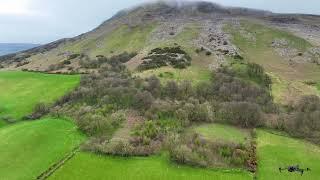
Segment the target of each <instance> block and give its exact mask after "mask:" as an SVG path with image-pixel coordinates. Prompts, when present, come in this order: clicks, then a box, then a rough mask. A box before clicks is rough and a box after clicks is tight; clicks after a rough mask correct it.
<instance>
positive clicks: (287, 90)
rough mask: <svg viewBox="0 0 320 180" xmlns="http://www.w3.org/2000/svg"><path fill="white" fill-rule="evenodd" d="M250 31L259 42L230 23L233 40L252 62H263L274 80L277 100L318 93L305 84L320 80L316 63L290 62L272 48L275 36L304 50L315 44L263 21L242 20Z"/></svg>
mask: <svg viewBox="0 0 320 180" xmlns="http://www.w3.org/2000/svg"><path fill="white" fill-rule="evenodd" d="M242 27H243V28H244V30H245V32H246V33H250V34H251V35H252V36H254V37H255V39H256V41H253V40H250V39H248V38H247V37H246V36H244V35H243V34H242V33H241V32H240V31H239V28H235V27H232V26H227V27H226V28H225V29H226V31H228V32H230V33H231V34H232V36H233V43H234V44H235V45H236V46H237V47H240V48H241V50H242V52H243V56H244V58H245V59H246V60H248V61H250V62H255V63H258V64H261V65H262V66H263V67H264V68H265V69H266V71H267V72H268V73H270V75H271V77H272V79H273V86H272V89H273V95H274V97H275V101H276V102H278V103H282V104H286V103H288V102H290V101H295V100H296V98H297V97H299V96H300V95H304V94H316V93H317V92H316V89H315V88H312V87H310V86H308V85H305V84H303V82H304V81H306V80H314V81H319V79H320V69H319V67H317V66H316V65H315V64H312V63H296V64H294V65H292V64H290V62H289V61H288V60H285V59H284V58H282V57H280V56H279V55H278V54H277V53H276V52H275V50H274V49H273V48H272V47H271V44H272V41H273V40H274V39H286V40H288V41H289V42H290V44H289V45H290V47H292V48H296V49H298V50H300V51H302V52H303V51H304V50H305V49H307V48H308V47H311V44H310V43H309V42H307V41H306V40H304V39H302V38H299V37H296V36H294V35H292V34H290V33H288V32H285V31H280V30H277V29H272V28H269V27H266V26H263V25H260V24H254V23H249V22H246V21H243V22H242Z"/></svg>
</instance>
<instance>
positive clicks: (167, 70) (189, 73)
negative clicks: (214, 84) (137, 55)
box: [137, 66, 211, 84]
mask: <svg viewBox="0 0 320 180" xmlns="http://www.w3.org/2000/svg"><path fill="white" fill-rule="evenodd" d="M137 75H138V76H140V77H143V78H146V77H150V76H152V75H156V76H157V77H158V78H160V80H161V82H163V83H165V82H167V81H170V80H176V81H180V82H181V81H184V80H188V81H190V82H192V83H193V84H198V83H200V82H204V81H208V80H210V79H211V72H210V71H209V70H207V69H202V68H199V67H196V66H191V67H189V68H187V69H175V68H172V67H161V68H157V69H151V70H147V71H143V72H140V73H137Z"/></svg>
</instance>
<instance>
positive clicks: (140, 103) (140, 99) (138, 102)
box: [133, 91, 154, 110]
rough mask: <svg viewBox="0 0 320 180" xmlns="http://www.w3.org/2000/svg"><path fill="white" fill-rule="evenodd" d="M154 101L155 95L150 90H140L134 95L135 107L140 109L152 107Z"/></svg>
mask: <svg viewBox="0 0 320 180" xmlns="http://www.w3.org/2000/svg"><path fill="white" fill-rule="evenodd" d="M153 101H154V98H153V96H152V95H151V93H150V92H148V91H143V92H138V93H137V94H136V95H135V97H134V104H133V107H134V108H136V109H139V110H146V109H148V108H150V106H151V105H152V103H153Z"/></svg>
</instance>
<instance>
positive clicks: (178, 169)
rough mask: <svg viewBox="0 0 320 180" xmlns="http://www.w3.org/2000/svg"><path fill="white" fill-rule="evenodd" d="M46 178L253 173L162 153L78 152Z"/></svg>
mask: <svg viewBox="0 0 320 180" xmlns="http://www.w3.org/2000/svg"><path fill="white" fill-rule="evenodd" d="M49 179H51V180H62V179H77V180H82V179H83V180H86V179H91V180H100V179H113V180H117V179H119V180H120V179H128V180H136V179H139V180H149V179H153V180H160V179H166V180H170V179H172V180H179V179H190V180H192V179H203V180H205V179H208V180H209V179H221V180H222V179H223V180H225V179H226V180H233V179H234V180H241V179H252V176H251V174H250V173H249V172H245V171H241V170H209V169H197V168H191V167H186V166H178V165H175V164H171V163H170V162H168V160H167V158H164V157H162V156H152V157H131V158H121V157H110V156H99V155H95V154H90V153H78V154H77V155H76V156H75V157H74V158H73V159H71V160H70V161H69V162H68V163H67V164H66V165H65V166H63V167H62V168H61V169H59V170H58V171H57V172H56V173H55V174H53V176H51V178H49Z"/></svg>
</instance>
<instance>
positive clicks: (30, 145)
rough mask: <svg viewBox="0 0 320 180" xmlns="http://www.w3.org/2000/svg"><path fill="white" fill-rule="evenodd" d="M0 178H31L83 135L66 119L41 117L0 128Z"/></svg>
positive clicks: (68, 149)
mask: <svg viewBox="0 0 320 180" xmlns="http://www.w3.org/2000/svg"><path fill="white" fill-rule="evenodd" d="M0 139H1V140H0V162H1V163H0V179H4V180H20V179H21V180H29V179H30V180H31V179H35V178H36V177H37V176H38V175H40V174H41V173H42V172H43V171H45V170H46V169H48V168H49V167H50V166H51V165H52V164H54V163H56V162H57V161H59V160H60V159H62V158H63V157H64V156H65V155H66V154H67V153H69V152H70V151H71V150H72V149H74V148H75V147H77V146H78V145H79V144H80V143H81V142H82V141H83V140H84V136H83V135H82V134H80V133H79V132H78V131H77V129H76V127H75V125H74V124H73V123H71V122H69V121H66V120H58V119H50V118H46V119H42V120H37V121H32V122H21V123H17V124H14V125H10V126H6V127H3V128H1V129H0Z"/></svg>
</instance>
